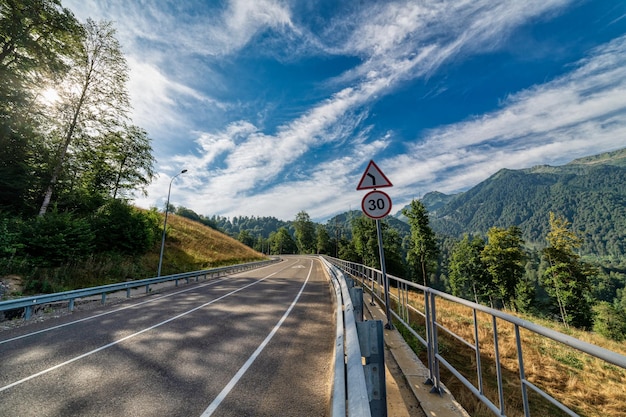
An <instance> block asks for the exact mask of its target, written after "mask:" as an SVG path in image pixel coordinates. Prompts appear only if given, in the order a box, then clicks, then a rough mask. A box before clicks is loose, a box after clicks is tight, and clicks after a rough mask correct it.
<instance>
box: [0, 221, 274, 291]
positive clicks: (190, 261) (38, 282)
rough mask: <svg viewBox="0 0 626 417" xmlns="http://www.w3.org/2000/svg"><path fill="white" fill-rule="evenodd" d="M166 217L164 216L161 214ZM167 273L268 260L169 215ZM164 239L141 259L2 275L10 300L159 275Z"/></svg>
mask: <svg viewBox="0 0 626 417" xmlns="http://www.w3.org/2000/svg"><path fill="white" fill-rule="evenodd" d="M161 219H162V216H161ZM167 220H168V223H167V231H168V233H167V237H166V240H165V250H164V255H163V267H162V269H161V275H169V274H174V273H180V272H189V271H197V270H202V269H209V268H213V267H218V266H224V265H234V264H237V263H244V262H251V261H256V260H262V259H264V256H263V255H262V254H261V253H259V252H257V251H255V250H253V249H251V248H249V247H248V246H245V245H244V244H242V243H240V242H239V241H237V240H235V239H233V238H231V237H229V236H227V235H225V234H223V233H220V232H218V231H216V230H214V229H211V228H210V227H207V226H204V225H202V224H200V223H196V222H194V221H192V220H189V219H186V218H184V217H180V216H176V215H169V216H168V219H167ZM160 250H161V235H160V234H159V236H158V240H157V242H155V244H154V246H153V247H152V249H151V250H150V251H148V253H146V254H144V255H141V256H139V257H136V258H133V257H126V256H124V255H119V254H99V255H95V256H92V257H89V258H87V259H84V260H79V261H76V262H73V263H71V264H67V265H63V266H60V267H57V268H35V269H34V270H32V271H31V270H24V271H19V272H17V271H16V272H15V273H13V274H10V275H8V276H6V277H0V279H2V281H3V282H4V283H5V284H6V286H8V287H9V290H8V292H7V294H6V296H22V295H32V294H39V293H42V292H46V293H47V292H59V291H68V290H74V289H78V288H86V287H94V286H98V285H105V284H112V283H116V282H122V281H127V280H138V279H143V278H150V277H154V276H156V275H157V269H158V265H159V253H160Z"/></svg>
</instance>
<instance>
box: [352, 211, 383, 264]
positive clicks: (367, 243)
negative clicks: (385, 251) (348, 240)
mask: <svg viewBox="0 0 626 417" xmlns="http://www.w3.org/2000/svg"><path fill="white" fill-rule="evenodd" d="M381 228H383V226H382V225H381ZM377 233H378V232H377V231H376V222H375V221H374V220H372V219H370V218H368V217H365V216H363V215H360V216H358V217H355V218H353V219H352V244H353V246H354V250H355V252H356V253H357V254H358V256H359V259H360V260H359V262H360V263H362V264H364V265H367V266H370V267H373V268H377V269H380V255H379V251H378V234H377Z"/></svg>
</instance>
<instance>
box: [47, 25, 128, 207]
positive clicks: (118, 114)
mask: <svg viewBox="0 0 626 417" xmlns="http://www.w3.org/2000/svg"><path fill="white" fill-rule="evenodd" d="M85 33H86V37H85V39H84V41H83V44H82V48H81V53H80V55H79V57H78V58H77V59H75V60H74V62H73V63H72V66H71V68H70V70H69V72H68V74H67V76H66V77H65V78H64V80H63V83H62V84H61V86H62V87H61V88H60V89H59V91H58V92H59V97H60V100H59V103H58V105H57V107H56V109H57V110H58V113H57V115H56V117H55V119H54V120H55V121H58V123H55V124H54V126H53V129H52V132H51V135H52V137H54V138H56V139H57V146H58V147H57V153H56V158H55V160H54V161H53V163H52V168H51V174H50V181H49V182H48V185H47V187H46V191H45V193H44V199H43V202H42V204H41V208H40V209H39V214H40V215H44V214H45V213H46V211H47V209H48V206H49V204H50V201H51V199H52V193H53V191H54V189H55V187H56V185H57V182H58V180H59V178H60V176H61V173H62V170H63V168H64V167H65V164H66V161H67V159H68V151H69V150H70V146H71V145H72V144H73V142H74V141H75V140H76V139H77V138H80V140H81V141H83V142H84V143H90V142H91V139H92V138H94V137H99V136H103V135H107V134H109V133H110V132H115V131H119V129H120V126H124V122H125V121H126V120H127V118H128V112H129V110H130V103H129V99H128V93H127V91H126V82H127V80H128V65H127V63H126V59H125V58H124V56H123V54H122V52H121V48H120V45H119V42H118V41H117V39H116V38H115V29H114V28H113V25H112V23H111V22H100V23H96V22H94V21H92V20H90V19H88V20H87V22H86V24H85Z"/></svg>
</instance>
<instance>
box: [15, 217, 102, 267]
mask: <svg viewBox="0 0 626 417" xmlns="http://www.w3.org/2000/svg"><path fill="white" fill-rule="evenodd" d="M21 240H22V244H23V245H24V249H23V253H24V254H25V255H26V256H28V257H29V258H30V259H31V260H32V262H33V264H34V265H37V266H42V267H54V266H59V265H62V264H64V263H69V262H74V261H79V260H81V259H85V258H86V257H87V256H89V255H90V254H91V253H92V251H93V248H94V246H95V244H94V241H95V234H94V232H93V230H92V229H91V225H90V223H89V221H87V220H86V219H81V218H76V217H75V216H74V215H72V214H71V213H59V212H57V211H56V210H53V211H52V212H50V213H48V215H47V216H43V217H37V218H36V219H33V220H30V221H28V222H26V223H25V224H24V228H23V230H22V236H21Z"/></svg>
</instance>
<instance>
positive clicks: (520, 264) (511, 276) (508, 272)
mask: <svg viewBox="0 0 626 417" xmlns="http://www.w3.org/2000/svg"><path fill="white" fill-rule="evenodd" d="M521 235H522V232H521V230H520V229H519V228H518V227H515V226H511V227H509V228H508V229H501V228H498V227H492V228H491V229H489V232H487V239H488V243H487V244H486V245H485V248H484V249H483V250H482V252H481V255H480V258H481V260H482V262H483V263H484V264H485V266H486V267H487V273H488V274H489V277H490V281H491V285H490V286H489V287H488V288H487V294H488V295H489V297H490V299H491V300H492V304H493V303H494V301H496V300H499V301H500V302H501V303H502V305H504V306H507V307H509V308H511V309H514V308H515V304H514V302H513V301H514V299H515V289H516V287H517V286H518V283H519V282H520V281H521V280H522V277H523V275H524V266H525V262H526V254H525V253H524V249H523V247H522V245H523V244H524V241H523V240H522V237H521Z"/></svg>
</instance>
